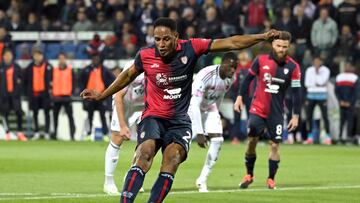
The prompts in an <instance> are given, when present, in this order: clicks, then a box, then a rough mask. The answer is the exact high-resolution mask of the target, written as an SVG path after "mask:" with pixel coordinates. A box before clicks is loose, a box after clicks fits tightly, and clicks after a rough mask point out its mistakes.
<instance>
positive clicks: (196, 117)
mask: <svg viewBox="0 0 360 203" xmlns="http://www.w3.org/2000/svg"><path fill="white" fill-rule="evenodd" d="M219 69H220V65H212V66H207V67H205V68H203V69H202V70H200V71H199V73H198V74H197V75H196V77H195V80H194V82H193V85H192V97H191V102H190V108H189V116H190V118H191V120H192V125H193V132H194V133H195V134H199V133H200V134H204V133H205V134H207V133H222V125H221V120H220V115H219V106H220V104H221V102H222V100H223V99H224V96H225V94H226V92H227V91H228V90H229V89H230V87H231V85H232V84H233V82H234V81H235V77H232V78H225V79H221V78H220V74H219ZM203 123H204V125H205V126H204V128H205V129H203Z"/></svg>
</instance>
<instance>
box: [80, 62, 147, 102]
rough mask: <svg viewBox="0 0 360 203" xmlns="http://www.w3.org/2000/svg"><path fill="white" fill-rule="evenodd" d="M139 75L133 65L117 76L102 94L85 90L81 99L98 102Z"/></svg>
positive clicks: (81, 94)
mask: <svg viewBox="0 0 360 203" xmlns="http://www.w3.org/2000/svg"><path fill="white" fill-rule="evenodd" d="M139 74H140V73H139V72H138V71H137V70H136V68H135V65H132V66H131V67H130V68H129V69H126V70H124V71H123V72H121V73H120V74H119V76H118V77H117V78H116V79H115V81H114V82H113V83H111V85H110V86H109V87H108V88H106V89H105V90H104V91H103V92H102V93H99V92H97V91H96V90H92V89H85V90H83V91H82V92H81V93H80V96H81V97H82V98H83V99H89V100H96V101H100V100H103V99H106V98H107V97H109V96H111V95H113V94H115V93H116V92H118V91H120V90H122V89H123V88H124V87H126V86H127V85H128V84H130V83H131V82H132V81H133V80H135V78H136V77H137V76H138V75H139Z"/></svg>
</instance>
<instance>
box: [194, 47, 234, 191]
mask: <svg viewBox="0 0 360 203" xmlns="http://www.w3.org/2000/svg"><path fill="white" fill-rule="evenodd" d="M236 67H237V56H236V54H234V53H232V52H228V53H226V54H225V55H224V56H223V57H222V59H221V64H220V65H212V66H208V67H205V68H203V69H202V70H201V71H200V72H199V73H198V74H197V75H196V77H195V80H194V82H193V85H192V97H191V101H190V107H189V115H190V118H191V121H192V130H193V133H194V134H196V135H197V142H198V144H199V146H200V147H203V148H205V147H206V145H207V140H208V139H209V140H210V145H209V150H208V153H207V156H206V160H205V164H204V166H203V169H202V171H201V174H200V176H199V178H198V179H197V180H196V186H197V187H198V188H199V192H208V189H207V185H206V180H207V177H208V176H209V174H210V172H211V169H212V167H213V166H214V165H215V163H216V160H217V159H218V156H219V152H220V148H221V145H222V143H223V142H224V138H223V136H222V133H223V126H222V123H221V119H220V114H219V107H220V105H221V102H222V100H223V98H224V96H225V93H226V92H227V91H228V90H229V89H230V87H231V85H232V83H233V82H234V80H235V77H234V73H235V69H236ZM205 136H206V137H205Z"/></svg>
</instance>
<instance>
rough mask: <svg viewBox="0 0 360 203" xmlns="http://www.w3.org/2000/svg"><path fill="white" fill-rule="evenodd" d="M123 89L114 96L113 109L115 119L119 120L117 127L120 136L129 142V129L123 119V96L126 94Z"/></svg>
mask: <svg viewBox="0 0 360 203" xmlns="http://www.w3.org/2000/svg"><path fill="white" fill-rule="evenodd" d="M126 89H127V88H125V89H122V90H120V91H119V92H117V93H116V94H115V98H114V100H115V108H116V113H117V117H118V119H119V125H120V136H121V137H123V138H124V139H125V140H129V139H130V129H129V127H128V125H127V123H126V119H125V110H124V109H125V104H124V99H123V98H124V96H125V94H126V92H127V90H126Z"/></svg>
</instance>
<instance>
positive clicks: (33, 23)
mask: <svg viewBox="0 0 360 203" xmlns="http://www.w3.org/2000/svg"><path fill="white" fill-rule="evenodd" d="M25 30H26V31H40V30H41V26H40V23H39V21H38V19H37V17H36V15H35V13H33V12H31V13H29V15H28V23H27V24H26V26H25Z"/></svg>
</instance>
